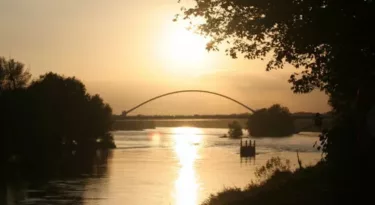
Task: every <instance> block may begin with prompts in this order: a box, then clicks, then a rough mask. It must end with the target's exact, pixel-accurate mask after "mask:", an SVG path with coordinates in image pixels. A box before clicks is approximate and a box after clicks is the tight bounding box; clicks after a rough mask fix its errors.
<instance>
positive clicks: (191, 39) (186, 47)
mask: <svg viewBox="0 0 375 205" xmlns="http://www.w3.org/2000/svg"><path fill="white" fill-rule="evenodd" d="M208 41H209V40H208V39H206V38H204V37H202V36H200V35H198V34H196V33H194V32H192V31H189V30H187V29H186V28H185V27H183V26H175V27H172V28H169V29H166V30H165V35H164V37H163V40H162V41H161V44H160V49H158V50H159V58H161V59H162V60H163V62H164V67H166V68H168V71H170V72H174V73H182V74H189V73H200V72H202V71H204V70H205V69H207V67H208V66H207V63H208V61H207V56H208V52H207V50H206V44H207V43H208Z"/></svg>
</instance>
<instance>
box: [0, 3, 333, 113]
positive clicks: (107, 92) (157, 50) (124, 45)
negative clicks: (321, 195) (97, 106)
mask: <svg viewBox="0 0 375 205" xmlns="http://www.w3.org/2000/svg"><path fill="white" fill-rule="evenodd" d="M182 3H183V4H182V5H191V4H192V3H193V1H192V0H184V1H182ZM182 5H181V4H179V3H177V0H137V1H134V0H111V1H108V0H0V31H1V32H0V56H5V57H11V58H14V59H16V60H17V61H20V62H23V63H24V64H25V65H26V67H27V68H29V69H30V72H31V73H32V74H33V77H34V78H37V77H38V76H39V75H42V74H44V73H46V72H49V71H52V72H55V73H58V74H62V75H64V76H76V77H77V78H78V79H80V80H81V81H82V82H84V83H85V85H86V87H87V90H88V91H89V92H90V93H92V94H94V93H97V94H99V95H100V96H101V97H102V98H103V99H104V100H105V101H106V102H107V103H109V104H110V105H111V107H112V108H113V111H114V113H115V114H119V113H121V111H123V110H128V109H130V108H132V107H134V106H136V105H137V104H139V103H141V102H143V101H146V100H148V99H149V98H152V97H155V96H157V95H160V94H164V93H167V92H172V91H177V90H184V89H201V90H208V91H213V92H218V93H220V94H224V95H227V96H230V97H232V98H234V99H236V100H238V101H240V102H242V103H244V104H246V105H248V106H249V107H251V108H253V109H259V108H264V107H269V106H270V105H272V104H274V103H279V104H282V105H283V106H286V107H288V108H289V109H290V110H291V111H292V112H299V111H307V112H325V111H328V110H329V109H330V107H329V106H328V104H327V100H328V97H327V96H326V95H325V94H324V93H321V92H313V93H310V94H293V92H292V91H291V90H290V87H291V85H290V84H288V82H287V80H288V78H289V76H290V74H291V73H293V72H295V70H294V68H292V67H291V66H286V68H285V69H283V70H275V71H269V72H267V71H265V65H266V63H267V62H266V61H260V60H247V59H243V58H239V59H231V58H230V57H229V56H226V55H225V53H224V51H223V50H224V49H222V50H221V51H219V52H207V51H206V50H205V43H206V42H207V41H208V39H205V38H203V37H201V36H198V35H196V34H194V33H193V32H191V31H187V30H186V23H184V22H181V21H179V22H177V23H176V22H173V21H172V20H173V18H174V15H175V14H177V13H179V11H180V7H181V6H182ZM244 112H247V110H246V109H244V108H243V107H241V106H239V105H237V104H235V103H233V102H231V101H228V100H226V99H224V98H220V97H217V96H212V95H209V94H202V93H184V94H176V95H172V96H169V97H166V98H161V99H159V100H156V101H154V102H152V103H149V104H147V105H145V106H143V107H140V108H139V109H137V110H135V111H134V113H132V114H231V113H244Z"/></svg>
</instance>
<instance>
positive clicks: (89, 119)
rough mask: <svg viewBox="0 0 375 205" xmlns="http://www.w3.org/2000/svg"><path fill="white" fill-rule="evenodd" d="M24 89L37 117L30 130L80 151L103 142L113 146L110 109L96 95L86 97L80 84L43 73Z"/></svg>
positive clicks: (67, 78)
mask: <svg viewBox="0 0 375 205" xmlns="http://www.w3.org/2000/svg"><path fill="white" fill-rule="evenodd" d="M28 90H29V92H30V95H31V96H32V97H33V103H34V105H35V110H34V112H35V116H37V118H38V120H36V121H35V122H36V124H35V126H34V127H35V128H38V130H40V132H43V133H44V134H43V135H46V136H49V137H50V139H52V138H54V139H56V141H58V142H64V144H66V145H68V146H75V145H77V146H78V148H82V149H89V148H93V149H96V148H97V147H98V145H97V144H98V142H103V141H104V142H106V143H107V144H108V145H109V144H111V146H110V147H113V146H114V144H113V139H112V136H111V134H110V133H109V131H110V129H111V126H112V118H111V117H112V109H111V107H110V106H109V105H108V104H105V103H104V102H103V99H101V98H100V96H99V95H94V96H91V95H90V94H88V93H87V92H86V87H85V85H84V84H83V83H82V82H81V81H79V80H77V79H76V78H74V77H63V76H60V75H57V74H55V73H47V74H45V75H42V76H40V78H39V79H38V80H36V81H33V82H32V83H31V85H30V87H29V89H28Z"/></svg>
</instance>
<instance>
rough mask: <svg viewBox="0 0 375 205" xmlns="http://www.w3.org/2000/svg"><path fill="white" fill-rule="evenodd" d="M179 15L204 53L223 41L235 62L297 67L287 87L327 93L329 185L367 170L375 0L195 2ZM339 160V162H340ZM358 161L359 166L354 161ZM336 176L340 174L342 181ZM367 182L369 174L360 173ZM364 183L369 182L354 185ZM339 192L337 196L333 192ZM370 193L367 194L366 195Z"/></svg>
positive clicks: (374, 102) (374, 98)
mask: <svg viewBox="0 0 375 205" xmlns="http://www.w3.org/2000/svg"><path fill="white" fill-rule="evenodd" d="M195 3H196V4H195V5H194V6H192V7H189V8H183V9H182V11H183V18H184V19H190V20H193V19H194V18H198V19H203V21H202V20H200V21H198V22H201V23H198V24H195V25H194V24H193V27H195V29H197V31H198V32H199V33H201V34H202V35H204V36H210V38H211V41H210V42H209V43H208V44H207V49H208V50H218V48H219V46H218V45H219V44H221V43H227V44H228V46H229V48H228V49H227V50H226V53H227V54H228V55H230V56H231V57H233V58H237V57H238V56H239V55H243V56H244V57H245V58H248V59H264V60H267V61H268V64H267V67H266V70H272V69H281V68H283V67H284V65H286V64H290V65H292V66H294V67H295V68H297V70H296V72H295V73H293V74H292V75H291V76H290V79H289V82H290V83H292V87H291V88H292V90H293V91H294V92H296V93H308V92H311V91H312V90H314V89H319V90H322V91H325V92H326V93H327V94H328V95H329V98H330V99H329V103H330V105H331V106H332V108H333V111H334V112H333V114H334V117H335V118H336V119H335V122H334V123H333V124H334V127H333V128H332V129H331V130H330V131H328V132H324V133H323V134H322V137H321V139H322V142H323V143H325V144H323V147H324V149H323V150H326V151H327V160H328V162H329V163H330V165H332V166H330V167H331V168H333V169H334V170H335V171H333V172H332V173H337V174H336V175H335V174H332V178H333V179H334V181H335V184H338V186H336V187H335V188H337V190H340V191H342V193H341V194H342V195H345V194H343V193H346V192H348V191H349V190H350V189H347V190H343V189H342V187H354V186H352V185H350V183H349V182H348V184H346V185H345V186H342V184H341V185H340V182H342V181H344V179H353V178H354V175H353V173H354V172H353V173H349V172H352V171H354V169H355V168H354V167H356V166H359V167H361V168H362V170H371V169H370V167H371V163H370V162H371V161H372V159H373V158H374V152H373V151H372V148H373V147H374V145H375V142H374V141H375V138H374V136H371V134H370V133H369V127H368V125H367V123H366V121H367V118H368V116H367V115H368V113H369V111H370V110H371V109H373V108H374V106H375V92H374V90H375V38H374V36H375V35H374V34H375V30H374V29H373V28H372V24H373V22H374V20H375V2H374V1H372V0H345V1H339V0H311V1H308V0H293V1H292V0H290V1H287V0H234V1H232V0H195ZM344 159H345V160H344ZM356 161H360V162H361V163H359V165H358V162H356ZM340 175H341V176H340ZM360 176H362V177H370V176H372V173H370V172H369V171H368V172H366V173H365V174H364V173H361V175H360ZM358 181H363V182H368V181H369V180H367V179H363V180H358ZM338 192H339V191H338ZM369 196H370V195H369Z"/></svg>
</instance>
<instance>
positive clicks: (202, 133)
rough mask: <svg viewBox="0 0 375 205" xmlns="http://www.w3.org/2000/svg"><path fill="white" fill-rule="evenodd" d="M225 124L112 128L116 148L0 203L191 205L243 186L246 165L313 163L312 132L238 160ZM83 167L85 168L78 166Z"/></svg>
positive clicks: (12, 188)
mask: <svg viewBox="0 0 375 205" xmlns="http://www.w3.org/2000/svg"><path fill="white" fill-rule="evenodd" d="M226 132H227V129H207V128H204V129H201V128H189V127H179V128H157V129H154V130H145V131H117V132H114V133H113V134H114V138H115V142H116V145H117V147H118V148H117V149H115V150H113V151H110V152H108V153H104V154H103V153H97V156H96V158H95V159H94V160H93V161H92V162H94V163H92V164H91V165H90V167H89V168H85V169H81V168H79V167H81V166H83V164H85V163H77V164H75V165H74V166H73V168H76V169H75V174H72V175H67V176H66V177H61V178H58V179H53V180H51V179H48V180H45V181H43V182H18V183H14V184H11V185H9V186H8V192H7V193H8V197H7V201H8V204H10V205H11V204H42V205H43V204H51V205H55V204H86V205H104V204H106V205H107V204H111V205H120V204H121V205H122V204H132V205H145V204H147V205H148V204H155V205H159V204H160V205H196V204H200V203H201V202H203V201H204V200H205V199H207V198H208V197H209V195H210V194H211V193H216V192H218V191H220V190H222V189H224V188H225V187H234V186H236V187H245V186H246V185H247V184H249V182H251V181H252V180H255V176H254V170H255V169H256V167H259V166H261V165H263V164H264V163H265V162H266V161H267V160H268V159H270V158H271V157H273V156H279V157H281V158H282V159H289V160H290V161H291V165H292V167H296V166H297V165H296V164H297V157H296V152H297V151H299V153H300V154H299V155H300V158H301V160H302V162H303V164H304V165H305V166H306V165H312V164H315V163H316V162H317V161H318V160H320V158H321V154H320V153H319V152H318V151H317V150H316V149H315V148H313V144H314V143H315V142H316V141H317V140H318V138H317V135H318V134H317V133H302V134H297V135H294V136H291V137H287V138H277V139H275V138H260V139H258V138H257V139H256V144H257V150H256V152H257V155H256V157H255V158H254V159H241V158H240V156H239V140H231V139H226V138H220V136H222V135H223V134H225V133H226ZM83 167H85V166H83Z"/></svg>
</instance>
